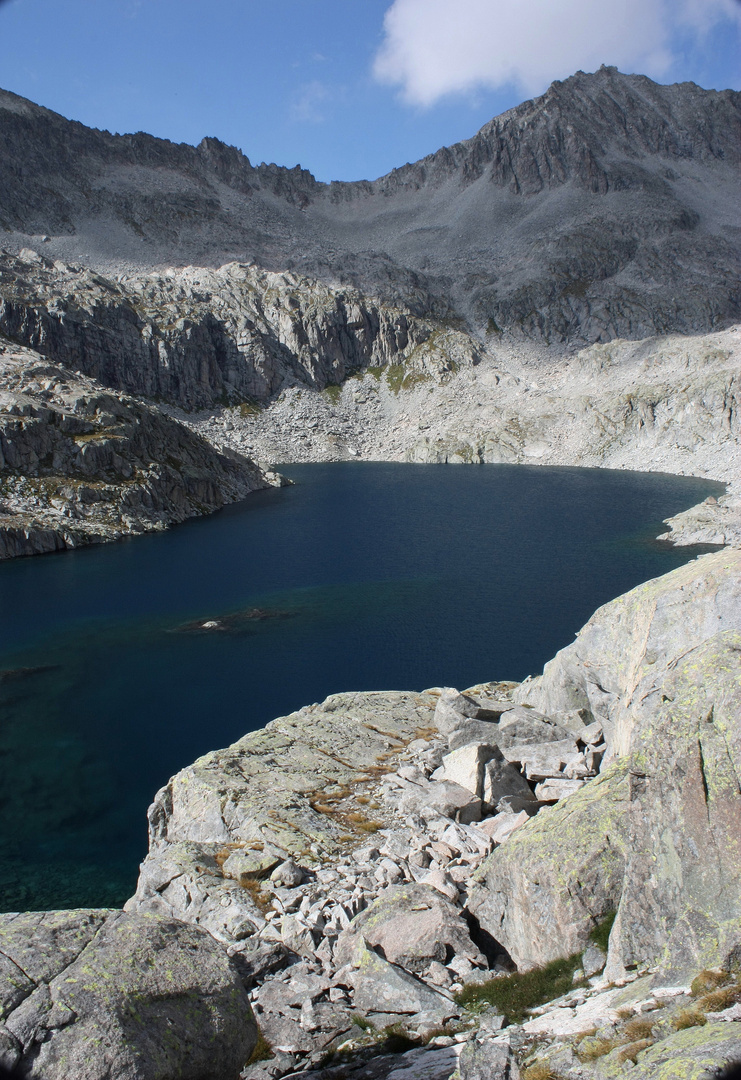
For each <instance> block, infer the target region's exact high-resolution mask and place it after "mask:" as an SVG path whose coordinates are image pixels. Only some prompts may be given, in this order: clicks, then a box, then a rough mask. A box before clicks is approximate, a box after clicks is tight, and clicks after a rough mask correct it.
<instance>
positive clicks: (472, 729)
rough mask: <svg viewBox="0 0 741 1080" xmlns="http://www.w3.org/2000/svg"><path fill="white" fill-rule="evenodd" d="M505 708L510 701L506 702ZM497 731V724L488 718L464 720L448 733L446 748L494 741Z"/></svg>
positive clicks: (450, 748)
mask: <svg viewBox="0 0 741 1080" xmlns="http://www.w3.org/2000/svg"><path fill="white" fill-rule="evenodd" d="M507 708H508V709H509V708H511V703H510V702H507ZM498 733H499V726H498V725H497V724H495V723H492V722H491V721H490V720H464V721H463V723H462V724H461V725H460V727H458V728H456V729H455V731H452V732H451V733H450V735H448V749H449V750H458V749H460V747H462V746H468V744H469V743H476V742H480V743H495V744H496V742H497V736H498Z"/></svg>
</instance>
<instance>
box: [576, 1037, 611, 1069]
mask: <svg viewBox="0 0 741 1080" xmlns="http://www.w3.org/2000/svg"><path fill="white" fill-rule="evenodd" d="M619 1045H620V1040H619V1039H602V1038H594V1037H590V1038H587V1039H583V1040H582V1041H581V1042H580V1043H579V1048H578V1050H577V1051H576V1053H577V1055H578V1058H579V1060H580V1061H581V1062H582V1063H583V1064H587V1063H588V1062H590V1061H597V1060H598V1059H599V1058H601V1057H604V1056H605V1054H609V1053H610V1051H611V1050H614V1049H615V1047H616V1046H619Z"/></svg>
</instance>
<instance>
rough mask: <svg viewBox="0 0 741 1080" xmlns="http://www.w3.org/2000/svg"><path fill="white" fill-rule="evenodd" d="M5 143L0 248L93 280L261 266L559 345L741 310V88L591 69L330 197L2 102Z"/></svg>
mask: <svg viewBox="0 0 741 1080" xmlns="http://www.w3.org/2000/svg"><path fill="white" fill-rule="evenodd" d="M0 140H1V144H2V147H3V154H2V160H0V228H2V227H4V228H5V229H6V230H8V243H10V244H11V245H17V246H23V243H24V242H25V243H28V238H29V237H36V238H40V236H41V234H46V235H48V236H49V237H50V240H49V244H48V250H49V251H50V252H51V253H52V254H53V255H54V256H57V257H59V256H61V257H68V258H75V259H76V258H80V259H84V260H85V261H86V262H87V263H88V264H89V265H98V266H101V267H103V266H110V265H112V264H115V265H121V264H124V265H126V266H127V267H129V268H131V267H135V266H154V265H161V264H162V263H165V262H174V263H179V264H181V265H182V264H183V263H192V264H198V265H214V264H217V265H218V264H220V263H223V262H225V261H228V260H230V259H241V260H245V259H255V260H256V261H257V262H259V263H260V264H262V265H263V266H265V267H267V268H269V269H280V270H285V269H287V268H288V269H291V268H295V269H300V270H302V271H303V272H305V273H307V274H309V275H311V276H315V277H318V278H320V279H323V280H333V279H339V280H341V281H342V282H343V283H345V284H355V285H357V286H359V287H360V288H362V289H363V291H365V292H369V293H371V294H373V295H375V296H378V297H380V298H381V300H383V301H384V302H390V303H397V304H398V303H404V304H406V305H408V306H409V308H410V310H412V311H413V312H415V313H417V314H424V313H430V314H431V313H435V312H436V313H437V314H441V313H444V312H445V310H446V309H449V308H450V305H451V304H452V305H453V308H454V309H456V310H457V312H458V313H459V314H460V315H462V316H464V317H465V318H466V319H467V320H468V321H469V323H470V325H471V326H472V327H473V328H475V329H476V330H477V331H481V332H484V331H487V330H488V331H489V333H491V334H493V335H495V336H496V335H498V334H499V333H500V332H501V333H503V334H504V336H505V338H506V337H513V338H523V337H524V338H530V339H534V340H537V341H547V342H551V343H570V342H582V343H583V342H592V341H605V340H610V339H612V338H613V337H616V336H622V337H632V338H636V337H644V336H647V335H649V334H653V333H666V332H668V331H671V330H674V331H679V332H690V331H703V330H709V329H711V328H713V327H716V326H718V325H721V324H723V323H724V322H727V321H729V320H732V319H733V318H735V317H737V316H738V313H739V311H740V310H741V306H740V305H741V298H740V296H739V291H738V266H739V262H738V244H737V240H736V237H737V229H738V226H739V223H740V222H739V210H738V198H737V170H738V163H739V161H741V95H739V94H738V93H736V92H733V91H722V92H720V93H718V92H715V91H705V90H702V89H700V88H699V87H697V86H695V85H693V84H681V85H675V86H659V85H657V84H655V83H653V82H651V81H650V80H649V79H646V78H644V77H642V76H633V75H630V76H629V75H622V74H621V73H619V72H617V71H616V69H614V68H602V69H600V71H598V72H597V73H595V74H594V75H586V74H584V73H583V72H579V73H577V74H576V75H574V76H573V77H571V78H569V79H567V80H565V81H564V82H561V83H554V84H553V85H552V86H551V87H550V89H549V90H548V91H547V92H546V93H545V94H544V95H543V96H542V97H540V98H537V99H536V100H534V101H529V102H525V103H523V104H522V105H520V106H518V107H517V108H515V109H512V110H510V111H509V112H507V113H505V114H503V115H502V116H500V117H497V118H495V119H494V120H492V121H491V122H490V123H489V124H487V125H485V127H483V128H482V129H481V131H480V132H478V134H477V135H475V136H474V138H472V139H469V140H467V141H465V142H461V143H457V144H455V145H454V146H452V147H447V148H443V149H441V150H439V151H437V152H436V153H434V154H431V155H429V156H428V157H426V158H424V159H422V160H421V161H419V162H416V163H415V164H412V165H405V166H404V167H403V168H400V169H395V170H394V171H393V172H391V173H390V174H388V175H387V176H384V177H381V178H380V179H378V180H375V181H363V182H357V183H332V184H329V185H326V184H320V183H318V182H317V181H316V180H315V179H314V178H313V177H312V176H311V175H310V174H309V173H307V172H306V171H305V170H301V169H298V168H296V169H291V170H288V169H281V168H278V167H277V166H264V165H261V166H259V167H257V168H255V167H253V166H252V165H251V164H250V162H249V160H248V159H247V158H246V157H244V155H242V154H241V153H240V152H239V151H238V150H236V149H234V148H233V147H227V146H224V145H223V144H221V143H219V142H218V140H215V139H204V140H203V142H201V143H200V144H199V146H198V147H191V146H186V145H176V144H173V143H170V142H167V141H166V140H160V139H154V138H153V137H151V136H148V135H144V134H141V133H140V134H137V135H124V136H115V135H111V134H109V133H108V132H100V131H94V130H91V129H88V128H85V127H84V126H83V125H81V124H79V123H74V122H71V121H67V120H65V119H63V118H62V117H60V116H58V115H56V114H54V113H52V112H50V111H49V110H47V109H43V108H40V107H38V106H35V105H32V104H31V103H29V102H27V101H25V100H23V99H21V98H18V97H16V96H15V95H12V94H8V93H2V94H0ZM734 230H736V231H734ZM23 238H25V240H24V239H23ZM16 250H17V247H16Z"/></svg>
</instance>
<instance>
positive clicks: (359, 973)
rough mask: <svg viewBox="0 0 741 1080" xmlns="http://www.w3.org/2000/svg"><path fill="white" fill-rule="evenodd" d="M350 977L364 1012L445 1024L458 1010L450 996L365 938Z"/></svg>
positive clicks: (357, 950)
mask: <svg viewBox="0 0 741 1080" xmlns="http://www.w3.org/2000/svg"><path fill="white" fill-rule="evenodd" d="M347 979H348V981H349V982H350V984H351V985H352V987H353V989H354V991H355V994H354V1004H355V1009H356V1010H357V1011H358V1012H360V1013H361V1014H362V1015H364V1016H371V1017H372V1016H373V1014H377V1013H381V1014H383V1013H386V1014H388V1013H391V1014H395V1015H398V1016H415V1017H418V1018H419V1021H423V1022H426V1023H432V1024H442V1023H444V1022H445V1021H446V1020H449V1019H451V1017H453V1016H456V1015H457V1014H458V1008H457V1006H456V1005H455V1003H454V1002H453V1001H451V999H450V998H449V997H447V996H443V995H442V994H438V993H437V991H435V990H433V989H432V988H431V987H430V986H428V985H427V984H426V983H424V982H422V980H421V979H417V978H415V976H414V975H411V974H409V972H407V971H404V970H403V969H402V968H400V967H397V966H396V964H391V963H389V961H388V960H385V959H384V958H383V957H382V956H380V955H379V954H378V953H377V952H376V951H375V950H373V949H369V948H368V947H367V946H366V945H365V943H364V942H363V941H362V940H361V941H359V942H358V945H357V948H356V950H355V952H354V954H353V958H352V962H351V965H350V968H349V972H348V975H347Z"/></svg>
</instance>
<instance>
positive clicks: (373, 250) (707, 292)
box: [0, 68, 741, 1080]
mask: <svg viewBox="0 0 741 1080" xmlns="http://www.w3.org/2000/svg"><path fill="white" fill-rule="evenodd" d="M740 121H741V94H738V93H736V92H733V91H722V92H716V91H705V90H701V89H700V88H699V87H696V86H694V84H681V85H675V86H659V85H657V84H655V83H653V82H651V81H650V80H648V79H646V78H643V77H641V76H632V75H631V76H628V75H623V74H621V73H619V72H618V71H617V70H616V69H614V68H602V69H600V71H598V72H597V73H596V74H593V75H585V74H584V73H582V72H580V73H578V74H577V75H575V76H573V77H572V78H570V79H567V80H565V81H564V82H560V83H554V84H553V86H552V87H551V88H550V89H549V90H548V92H547V93H546V94H545V95H543V97H541V98H538V99H536V100H535V101H531V102H526V103H524V104H523V105H522V106H519V107H518V108H516V109H513V110H510V111H509V112H508V113H506V114H504V116H502V117H498V118H496V119H494V120H492V121H491V122H490V123H489V124H487V125H486V126H485V127H484V128H483V129H482V130H481V131H480V132H479V133H478V134H477V135H476V136H475V137H474V138H473V139H471V140H468V141H467V142H464V143H458V144H456V145H455V146H453V147H450V148H446V149H443V150H440V151H439V152H437V153H436V154H434V155H431V156H430V157H428V158H425V159H424V160H423V161H421V162H417V163H416V164H414V165H407V166H405V167H404V168H402V169H398V170H395V171H394V172H393V173H391V174H389V175H388V176H386V177H382V178H381V179H379V180H376V181H374V182H372V183H370V182H368V183H365V182H363V183H346V184H344V183H343V184H332V185H324V184H321V183H319V182H317V181H316V180H314V178H313V177H312V176H311V175H310V174H308V173H306V172H304V171H302V170H283V169H279V168H277V167H275V166H264V165H263V166H258V167H253V166H252V165H251V163H250V162H249V161H248V159H247V158H245V157H244V156H243V155H242V154H240V153H239V152H238V151H236V150H234V149H233V148H231V147H227V146H225V145H223V144H221V143H219V142H218V141H217V140H214V139H204V140H203V142H202V143H200V144H199V146H197V147H191V146H186V145H175V144H172V143H169V142H166V141H165V140H157V139H153V138H151V137H149V136H145V135H135V136H116V135H110V134H109V133H108V132H100V131H94V130H92V129H88V128H85V127H84V126H83V125H81V124H76V123H72V122H70V121H67V120H65V119H64V118H62V117H60V116H58V115H57V114H55V113H52V112H50V111H49V110H47V109H44V108H41V107H39V106H36V105H33V104H32V103H30V102H28V101H26V100H24V99H22V98H18V97H16V96H15V95H13V94H10V93H6V92H2V93H0V132H1V133H2V138H3V146H4V151H3V155H2V157H0V222H1V224H2V227H3V228H4V229H5V232H4V234H3V236H2V242H3V251H2V252H1V253H0V405H1V410H0V557H3V558H12V557H16V556H23V555H29V554H38V553H43V552H50V551H59V550H62V549H64V548H70V547H76V546H79V545H82V544H87V543H94V542H102V541H106V540H115V539H118V538H120V537H122V536H124V535H127V534H132V533H141V532H145V531H151V530H157V529H162V528H165V527H166V526H168V525H170V524H175V523H177V522H181V521H183V520H185V519H186V518H188V517H191V516H194V515H197V514H205V513H209V512H211V511H213V510H216V509H218V508H220V507H222V506H224V505H226V504H228V503H230V502H235V501H237V500H241V499H244V498H246V497H247V498H248V497H249V494H250V493H251V492H253V491H255V490H258V489H260V488H263V487H265V486H267V485H271V484H273V485H278V484H280V483H281V482H282V481H281V477H280V476H279V474H278V473H277V472H276V471H275V468H274V467H273V466H274V464H275V463H276V462H278V463H280V462H287V461H324V460H339V459H343V460H344V459H351V458H361V459H362V458H365V459H374V460H406V461H409V462H439V463H448V462H450V463H459V464H473V463H477V462H512V463H518V462H527V463H531V464H536V463H539V464H580V465H590V466H595V467H598V466H602V467H611V468H642V469H652V470H661V471H668V472H676V473H683V474H689V475H700V476H704V477H708V478H712V479H716V480H720V481H722V482H724V483H726V484H727V485H728V491H727V493H726V494H725V495H722V496H721V497H720V498H719V499H715V498H712V497H711V498H710V499H708V500H707V501H706V502H705V503H702V504H701V505H700V506H697V507H693V508H692V509H691V510H689V511H687V512H685V513H683V514H680V515H677V516H676V517H674V518H672V519H671V520H670V521H669V522H668V525H669V532H668V533H667V534H666V538H667V539H668V540H671V541H672V542H674V543H696V542H705V543H712V544H717V545H718V546H719V550H718V551H716V552H714V553H711V554H706V555H703V556H701V557H700V558H698V559H696V560H694V561H691V562H688V563H687V564H686V565H684V566H681V567H679V568H678V569H676V570H674V571H672V572H671V573H669V574H666V575H664V576H662V577H659V578H656V579H654V580H652V581H648V582H646V583H644V584H642V585H639V586H638V587H637V588H635V589H633V590H632V591H630V592H628V593H627V594H625V595H623V596H620V597H618V598H617V599H614V600H612V601H611V602H610V603H608V604H606V605H605V606H603V607H602V608H600V609H599V610H598V611H597V612H595V614H594V615H593V616H592V617H591V618H590V619H589V621H588V622H587V623H586V625H585V626H584V627H583V629H582V630H581V631H580V632H579V634H578V635H577V637H576V640H575V641H574V642H573V643H572V644H570V645H567V646H566V647H565V648H563V649H562V650H561V651H560V652H558V654H557V655H556V656H555V657H554V658H553V659H552V660H551V661H550V662H549V663H548V664H547V665H546V666H545V669H544V671H543V673H542V674H541V675H537V676H533V677H531V678H528V679H526V680H525V681H524V682H521V683H515V682H511V681H503V680H507V676H508V673H507V672H506V671H492V672H491V676H492V679H493V680H500V681H492V682H488V683H484V684H481V685H477V686H472V687H468V688H451V687H434V688H429V689H426V690H423V691H411V690H410V691H405V692H402V691H393V692H391V691H389V692H379V691H375V692H367V693H361V692H358V693H338V694H335V695H333V696H331V697H329V698H327V699H326V700H325V701H324V702H322V703H320V704H307V705H306V706H305V707H304V708H302V709H300V710H299V711H297V712H295V713H292V714H291V715H289V716H285V717H279V718H277V719H274V720H273V721H272V722H271V723H269V724H268V725H267V727H266V728H265V729H264V730H261V731H257V732H251V733H250V734H247V735H245V736H244V737H243V738H241V739H239V741H237V742H235V743H234V744H232V745H231V746H228V747H226V748H224V749H215V750H214V751H213V752H211V753H209V754H207V755H205V756H204V757H201V758H199V759H198V760H197V761H195V762H194V763H193V764H192V765H190V766H189V767H187V768H185V769H183V770H181V771H180V772H178V773H177V774H176V775H175V776H174V777H172V779H171V780H170V781H169V782H168V783H167V784H166V785H165V787H163V788H162V789H161V790H160V791H159V792H157V794H156V795H155V796H154V801H153V803H152V805H151V807H150V810H149V851H148V854H147V857H146V859H145V860H144V862H143V864H142V867H141V872H140V877H139V882H138V885H137V888H136V892H135V893H134V895H133V896H132V897H131V898H130V899H129V900H128V901H127V903H126V904H125V906H124V909H123V910H108V909H106V910H98V909H85V910H71V911H52V912H15V913H6V914H2V915H0V938H1V939H2V944H1V945H0V991H1V996H2V1016H1V1017H0V1061H2V1063H3V1064H5V1065H6V1066H7V1067H9V1068H13V1069H17V1070H18V1075H21V1076H24V1077H28V1078H31V1080H42V1078H43V1080H63V1078H64V1080H68V1078H71V1077H72V1078H75V1080H140V1078H141V1080H174V1078H175V1077H178V1078H182V1080H237V1078H238V1077H242V1078H243V1080H262V1078H265V1080H267V1078H270V1080H273V1078H276V1080H277V1078H279V1077H283V1076H289V1075H290V1076H294V1075H296V1074H301V1075H302V1076H306V1077H307V1078H308V1077H314V1078H316V1080H349V1078H357V1080H376V1078H378V1080H380V1078H382V1077H393V1080H417V1078H422V1077H424V1078H431V1080H448V1078H450V1077H452V1076H454V1075H455V1076H456V1078H459V1080H507V1078H509V1080H516V1078H518V1077H521V1078H522V1080H610V1078H618V1077H622V1076H624V1075H627V1074H630V1075H631V1076H632V1077H634V1078H635V1080H670V1078H672V1077H683V1078H687V1080H700V1078H701V1077H704V1076H706V1075H707V1074H708V1070H710V1069H713V1068H715V1067H718V1066H720V1065H722V1064H723V1063H725V1062H727V1061H729V1060H731V1059H733V1058H735V1057H739V1056H741V1034H740V1032H741V1026H739V1022H741V850H740V845H741V779H740V778H741V552H740V551H739V548H740V547H741V509H740V508H741V503H740V502H739V494H738V483H739V480H740V479H741V453H740V450H739V443H738V424H739V422H738V400H737V398H736V393H737V381H738V371H739V361H740V360H741V328H739V326H738V325H734V323H735V322H736V321H737V320H738V319H739V316H740V314H741V311H740V308H741V302H740V300H739V291H738V269H739V251H738V236H739V232H738V225H739V207H740V206H741V201H739V199H738V193H739V192H738V188H739V184H738V167H739V164H740V163H741V136H740V134H739V133H740V132H741V123H740ZM29 147H33V148H34V150H35V152H34V153H33V154H30V153H29V152H28V148H29ZM168 184H169V185H170V186H171V190H170V188H168ZM152 190H156V191H157V193H158V194H157V198H156V199H154V200H153V199H152V197H151V195H150V192H151V191H152ZM91 192H92V193H94V206H95V210H94V213H93V212H92V211H91V209H90V205H91V203H90V200H91ZM536 212H537V214H538V215H539V217H538V220H539V222H540V224H539V226H538V230H537V232H538V237H539V242H538V243H537V244H535V245H534V244H533V233H532V215H533V214H535V213H536ZM501 222H505V223H506V224H505V225H501V224H500V223H501ZM504 232H506V243H505V242H504V241H503V239H502V235H503V233H504ZM433 234H434V253H435V258H434V259H431V258H430V257H429V252H430V247H431V244H432V243H433V240H432V236H433ZM91 251H94V252H95V253H96V254H95V256H94V257H93V256H91V255H90V252H91ZM290 614H291V612H284V611H272V610H271V609H268V608H249V609H245V610H244V611H242V612H238V613H230V614H229V615H226V616H219V615H218V614H215V615H214V617H213V618H211V619H208V620H203V621H196V622H187V623H183V624H181V625H179V626H177V627H175V628H174V629H175V630H176V631H177V632H179V633H183V634H219V633H222V634H223V633H247V632H249V630H250V625H251V624H252V623H254V622H256V621H263V620H268V619H272V618H278V617H286V616H290Z"/></svg>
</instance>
